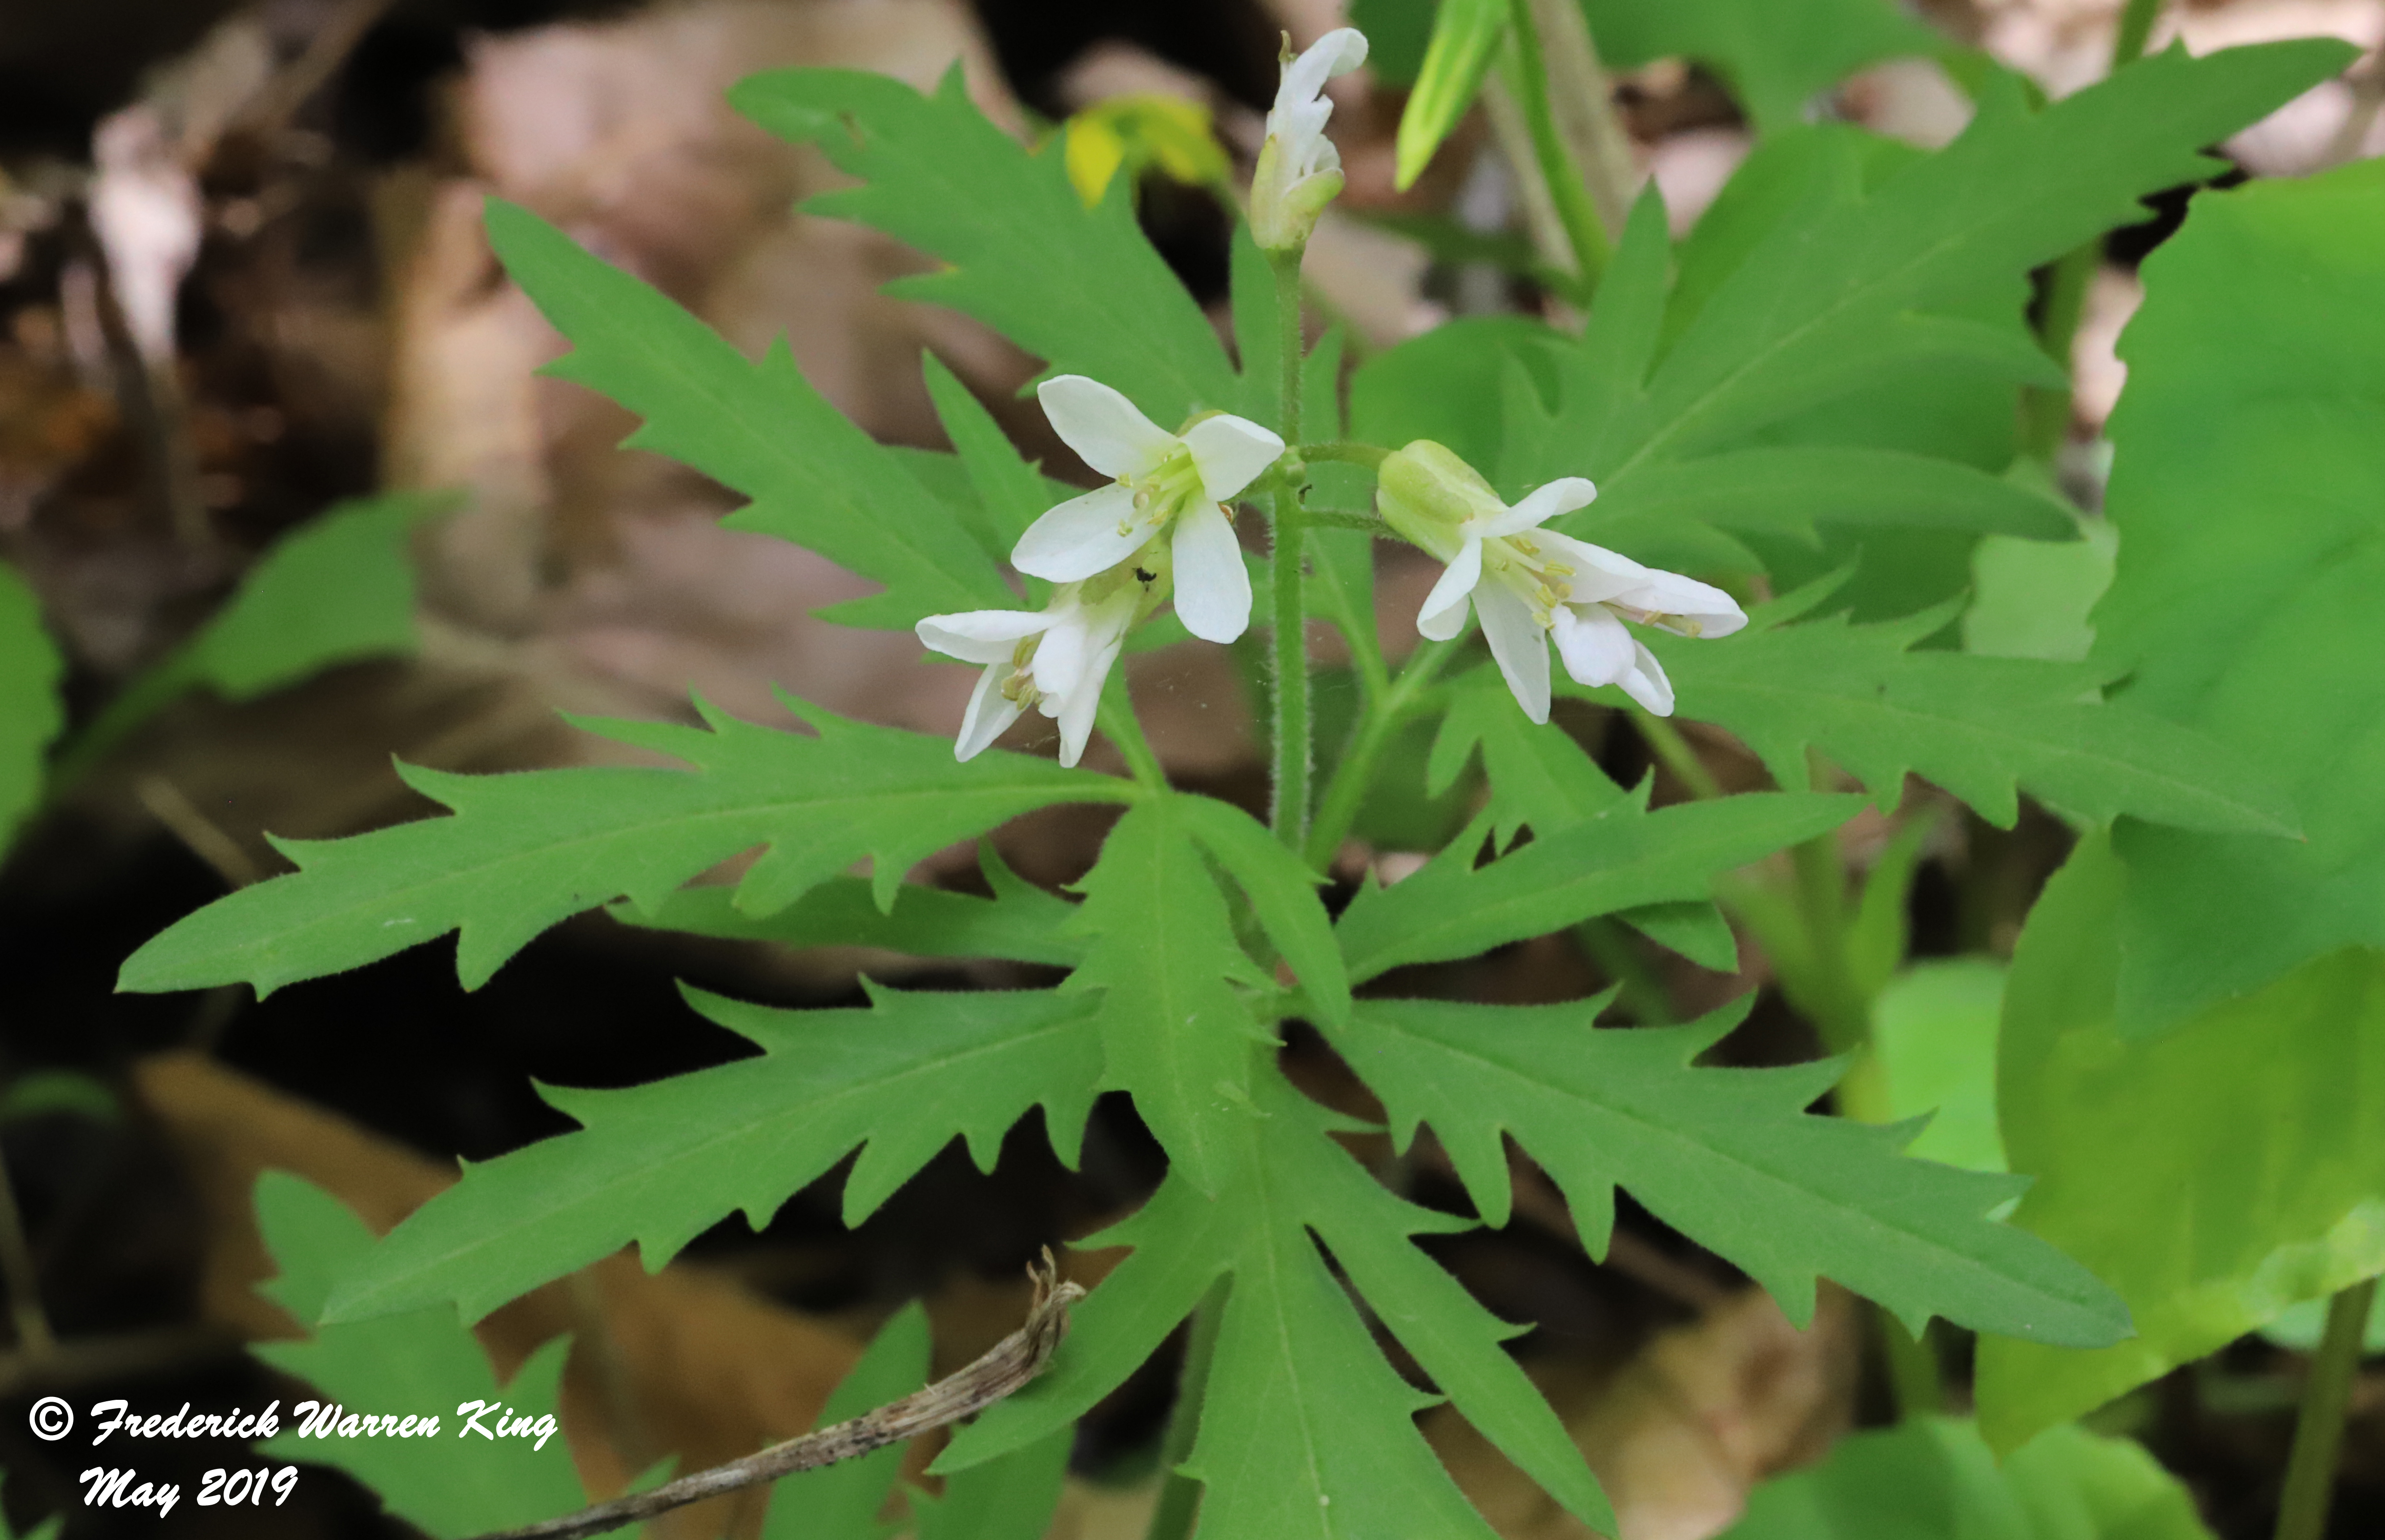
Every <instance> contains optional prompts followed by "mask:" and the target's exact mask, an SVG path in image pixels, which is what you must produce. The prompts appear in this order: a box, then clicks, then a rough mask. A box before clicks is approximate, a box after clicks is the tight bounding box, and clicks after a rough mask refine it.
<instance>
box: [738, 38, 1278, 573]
mask: <svg viewBox="0 0 2385 1540" xmlns="http://www.w3.org/2000/svg"><path fill="white" fill-rule="evenodd" d="M730 101H731V102H732V103H734V104H735V105H736V106H737V108H738V110H739V111H741V112H743V113H744V114H745V115H746V116H747V117H749V118H751V119H754V120H755V122H757V123H760V124H761V125H762V126H763V127H764V128H766V129H768V130H770V131H772V132H774V133H777V134H779V135H780V136H781V137H783V138H786V139H790V140H793V141H794V142H796V143H799V144H801V143H812V144H818V146H819V147H820V150H821V152H822V153H823V154H825V155H826V156H827V157H829V159H830V160H831V161H832V162H834V163H835V165H836V167H837V169H839V170H841V171H843V172H845V173H847V174H848V175H851V176H855V177H858V178H860V179H861V181H862V185H860V186H858V187H854V188H849V189H846V190H844V191H842V192H836V193H827V194H821V195H819V196H818V197H815V198H813V199H812V200H811V201H810V202H809V203H808V204H806V205H805V208H806V210H807V211H808V212H811V213H814V214H822V215H829V216H833V217H835V218H840V219H855V220H857V221H859V222H861V223H863V224H866V225H868V226H870V227H871V228H873V229H876V230H881V231H884V232H886V233H887V234H889V235H892V236H893V237H895V238H896V239H897V240H900V241H903V242H905V243H907V244H910V245H913V246H916V247H917V248H918V249H919V250H920V251H923V252H925V253H927V254H928V255H929V256H930V257H937V258H939V259H940V260H942V261H943V262H944V263H945V264H946V267H945V269H944V270H943V271H941V272H936V273H930V274H928V275H926V276H923V277H919V278H912V279H905V280H904V281H902V282H898V283H896V284H895V285H893V292H894V293H897V294H905V295H908V296H910V297H913V298H918V299H925V300H930V301H933V302H934V303H936V304H939V305H947V306H950V307H953V308H954V309H956V310H961V311H964V312H966V313H967V314H969V315H972V316H975V317H976V318H978V319H980V320H982V321H984V322H985V323H986V324H987V325H989V326H992V327H993V329H994V330H995V331H997V332H1001V333H1002V334H1003V335H1005V336H1006V337H1008V338H1009V339H1010V340H1011V341H1013V342H1015V343H1017V344H1018V345H1019V346H1021V347H1023V348H1025V349H1026V350H1027V351H1028V352H1030V353H1031V354H1034V355H1035V356H1036V357H1040V358H1042V359H1043V360H1044V361H1045V362H1046V363H1048V364H1050V365H1051V367H1052V368H1053V369H1054V370H1055V371H1058V372H1071V373H1080V374H1089V375H1091V376H1093V378H1094V379H1096V380H1099V381H1101V382H1103V383H1105V384H1107V385H1109V386H1111V387H1113V388H1114V389H1117V390H1120V391H1123V392H1125V393H1126V394H1127V395H1129V396H1130V397H1131V398H1132V399H1133V400H1134V402H1135V404H1136V405H1138V406H1140V407H1142V408H1143V410H1144V411H1145V412H1148V413H1149V414H1151V416H1152V418H1153V419H1154V420H1155V421H1157V422H1158V423H1159V424H1160V425H1161V426H1162V427H1165V428H1174V427H1175V426H1177V424H1178V423H1179V422H1180V421H1181V420H1182V419H1184V418H1185V417H1186V416H1188V415H1190V414H1191V413H1192V412H1193V411H1196V410H1199V409H1202V408H1205V407H1206V408H1211V409H1231V408H1233V407H1235V406H1237V405H1238V403H1239V401H1240V397H1241V393H1242V386H1241V382H1239V381H1238V380H1237V378H1236V376H1235V373H1234V369H1233V366H1232V365H1231V364H1230V362H1229V361H1228V359H1227V357H1226V354H1225V350H1224V349H1223V348H1222V347H1220V346H1219V345H1218V343H1217V333H1216V332H1214V331H1213V330H1211V328H1210V326H1209V322H1208V320H1207V319H1205V317H1204V316H1203V315H1202V314H1201V308H1200V307H1199V306H1197V305H1195V304H1194V303H1193V296H1192V295H1191V294H1187V293H1186V292H1185V290H1184V286H1183V285H1182V284H1180V283H1179V282H1177V281H1176V277H1175V275H1174V274H1173V273H1172V272H1170V271H1169V270H1168V265H1167V264H1166V263H1165V262H1163V261H1162V260H1161V259H1160V257H1159V254H1158V253H1157V252H1155V251H1154V250H1153V249H1152V246H1151V243H1149V242H1148V241H1146V240H1144V239H1143V234H1142V232H1141V231H1140V230H1138V229H1137V228H1136V226H1135V222H1134V213H1133V209H1132V207H1130V198H1129V195H1128V194H1127V192H1126V191H1125V189H1124V188H1123V187H1122V186H1113V187H1112V189H1111V194H1110V196H1109V197H1107V198H1105V200H1103V202H1102V204H1101V205H1100V207H1095V208H1091V209H1089V208H1087V207H1085V206H1084V203H1083V201H1082V200H1081V199H1080V198H1079V197H1078V195H1077V192H1076V190H1075V189H1074V188H1073V187H1071V186H1070V185H1069V183H1068V173H1067V170H1066V169H1065V168H1064V167H1063V166H1062V164H1061V156H1060V154H1059V152H1058V151H1057V150H1056V149H1054V150H1051V151H1049V152H1047V153H1045V154H1043V155H1031V154H1030V153H1029V152H1028V151H1027V150H1026V149H1025V148H1023V147H1022V146H1021V145H1019V144H1018V142H1017V141H1015V140H1013V139H1011V138H1010V137H1009V136H1008V135H1007V134H1005V133H1004V132H1003V131H1001V130H1000V129H998V128H996V127H995V126H994V125H993V123H991V122H989V121H987V119H986V118H985V115H984V114H983V113H981V112H980V111H979V110H978V109H977V107H976V106H975V105H974V104H972V103H971V102H970V100H969V98H968V89H967V87H966V85H965V83H964V82H963V81H962V79H961V72H960V69H959V68H958V67H957V66H956V67H955V69H953V70H952V72H951V73H949V74H947V75H946V76H945V77H944V81H943V84H942V85H941V86H939V87H938V88H937V90H936V91H935V93H934V94H931V95H923V94H920V93H919V92H918V91H915V90H913V89H912V88H911V87H909V86H907V85H905V84H904V83H902V82H901V81H896V80H893V79H891V78H889V77H887V76H884V75H874V74H865V73H861V72H859V71H855V70H845V69H789V70H780V71H775V72H772V73H768V74H762V75H755V76H753V77H751V78H749V79H747V80H745V81H741V82H740V83H739V84H738V86H737V87H736V89H735V90H733V91H732V92H730ZM948 607H949V606H948Z"/></svg>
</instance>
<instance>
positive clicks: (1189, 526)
mask: <svg viewBox="0 0 2385 1540" xmlns="http://www.w3.org/2000/svg"><path fill="white" fill-rule="evenodd" d="M1174 554H1175V557H1176V618H1177V619H1178V620H1181V621H1183V622H1184V629H1185V630H1186V631H1189V632H1192V633H1193V635H1195V636H1197V637H1199V638H1201V640H1203V641H1204V642H1230V641H1232V640H1234V639H1235V638H1236V637H1238V636H1240V635H1242V632H1245V631H1247V630H1249V629H1250V624H1251V573H1250V569H1249V568H1247V567H1245V566H1243V565H1242V543H1241V542H1240V541H1238V540H1236V539H1235V538H1234V527H1233V525H1232V524H1230V523H1229V522H1228V521H1227V520H1226V515H1225V511H1224V510H1223V509H1222V508H1219V507H1217V505H1216V504H1215V503H1195V504H1193V506H1192V507H1188V508H1186V509H1185V510H1184V511H1183V512H1182V513H1180V514H1178V515H1177V516H1176V538H1175V541H1174Z"/></svg>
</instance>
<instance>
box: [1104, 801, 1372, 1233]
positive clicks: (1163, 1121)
mask: <svg viewBox="0 0 2385 1540" xmlns="http://www.w3.org/2000/svg"><path fill="white" fill-rule="evenodd" d="M1194 800H1195V799H1193V798H1190V797H1181V796H1172V795H1171V796H1164V797H1159V798H1155V799H1154V800H1151V801H1148V802H1143V803H1141V804H1138V805H1137V806H1136V807H1134V808H1130V810H1129V811H1128V813H1127V815H1126V817H1124V818H1122V819H1120V820H1118V823H1117V825H1116V826H1115V827H1114V828H1112V829H1111V830H1110V833H1109V837H1108V838H1107V839H1106V840H1105V841H1103V842H1102V853H1101V858H1100V859H1098V860H1097V861H1095V862H1094V863H1093V870H1091V871H1089V872H1087V873H1086V874H1085V877H1084V880H1083V881H1082V882H1081V883H1079V884H1078V886H1079V888H1080V890H1081V891H1082V892H1083V894H1084V895H1085V901H1084V903H1083V904H1081V905H1080V906H1079V907H1078V909H1077V914H1076V917H1075V918H1074V920H1071V921H1070V926H1069V929H1070V932H1071V933H1073V934H1076V935H1080V936H1083V937H1085V938H1086V948H1085V960H1084V961H1083V963H1082V964H1080V966H1079V967H1078V970H1077V971H1076V972H1074V973H1072V974H1070V975H1069V976H1068V981H1067V982H1066V983H1063V984H1061V986H1060V988H1061V990H1062V991H1063V993H1067V994H1073V993H1075V992H1077V991H1080V990H1088V989H1098V990H1100V991H1101V992H1102V993H1101V997H1100V1000H1099V1003H1098V1006H1097V1008H1096V1010H1095V1016H1094V1020H1095V1021H1096V1023H1097V1024H1098V1025H1099V1027H1100V1029H1101V1034H1102V1049H1103V1055H1104V1058H1105V1063H1106V1065H1107V1068H1106V1069H1105V1070H1104V1072H1103V1078H1102V1088H1103V1089H1104V1090H1119V1091H1125V1092H1127V1093H1128V1094H1130V1096H1133V1098H1134V1107H1135V1110H1136V1111H1137V1112H1139V1113H1141V1114H1142V1115H1143V1121H1144V1122H1145V1123H1147V1124H1149V1125H1150V1127H1151V1132H1152V1133H1153V1135H1154V1136H1155V1137H1156V1138H1157V1139H1158V1140H1159V1143H1160V1145H1161V1146H1163V1147H1164V1148H1165V1149H1166V1150H1167V1151H1168V1168H1169V1170H1171V1171H1176V1172H1178V1173H1180V1175H1182V1176H1183V1177H1184V1179H1185V1180H1187V1181H1189V1182H1190V1183H1193V1186H1194V1187H1196V1188H1198V1189H1200V1190H1201V1191H1203V1192H1207V1193H1215V1192H1217V1190H1218V1183H1221V1182H1222V1181H1224V1180H1225V1174H1226V1170H1227V1162H1228V1160H1229V1158H1230V1149H1231V1147H1232V1146H1233V1144H1234V1141H1235V1137H1236V1134H1235V1125H1236V1124H1238V1123H1241V1122H1242V1121H1246V1120H1248V1119H1249V1118H1250V1117H1251V1116H1252V1108H1251V1091H1250V1077H1251V1067H1252V1064H1253V1062H1254V1060H1255V1058H1256V1056H1257V1050H1258V1048H1259V1047H1260V1045H1270V1044H1272V1043H1273V1042H1274V1037H1273V1036H1272V1034H1271V1033H1268V1032H1267V1031H1266V1030H1265V1029H1264V1028H1262V1027H1261V1026H1260V1025H1259V1024H1258V1022H1257V1021H1256V1020H1255V1019H1254V1018H1253V1017H1252V1015H1251V1008H1250V1007H1249V1006H1248V1005H1247V1004H1246V1003H1245V1002H1244V1000H1243V997H1242V994H1241V993H1240V991H1238V990H1237V988H1236V987H1235V986H1236V985H1237V984H1241V985H1244V986H1251V987H1256V986H1263V985H1264V984H1265V983H1267V980H1266V977H1265V976H1264V975H1263V974H1261V973H1260V972H1259V971H1258V970H1257V968H1256V967H1255V965H1254V964H1253V963H1252V962H1251V959H1250V958H1249V957H1248V955H1247V954H1245V953H1244V952H1243V951H1242V945H1241V944H1240V943H1239V942H1237V941H1236V940H1235V939H1234V931H1233V924H1232V920H1231V919H1230V915H1229V914H1228V912H1227V908H1226V895H1224V894H1223V893H1221V892H1219V891H1218V889H1217V882H1216V880H1215V879H1214V878H1213V877H1212V876H1211V875H1210V872H1209V868H1208V864H1207V863H1206V862H1205V860H1204V859H1203V858H1202V854H1201V849H1200V846H1199V845H1195V844H1194V843H1193V830H1194V827H1195V825H1194V822H1193V820H1194V817H1195V815H1194V814H1193V812H1192V811H1191V810H1190V808H1191V804H1192V803H1193V801H1194ZM1203 832H1204V833H1207V830H1206V829H1204V831H1203ZM1314 901H1315V899H1314V896H1313V895H1312V897H1311V902H1314ZM1345 987H1346V986H1345Z"/></svg>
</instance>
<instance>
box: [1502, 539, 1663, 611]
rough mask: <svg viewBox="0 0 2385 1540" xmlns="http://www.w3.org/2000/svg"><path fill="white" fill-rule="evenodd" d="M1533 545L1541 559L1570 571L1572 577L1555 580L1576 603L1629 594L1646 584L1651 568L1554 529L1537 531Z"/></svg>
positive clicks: (1618, 553) (1602, 546)
mask: <svg viewBox="0 0 2385 1540" xmlns="http://www.w3.org/2000/svg"><path fill="white" fill-rule="evenodd" d="M1531 538H1532V544H1533V545H1535V546H1536V547H1538V548H1539V550H1540V553H1541V555H1542V557H1546V558H1547V559H1549V560H1551V561H1554V562H1556V563H1557V564H1559V565H1560V566H1565V567H1570V568H1572V569H1573V575H1572V576H1571V577H1566V578H1558V579H1555V581H1556V582H1562V583H1564V584H1565V585H1566V587H1567V588H1568V589H1570V590H1572V593H1571V595H1569V597H1570V600H1571V602H1573V603H1575V604H1587V603H1590V602H1592V601H1605V600H1607V599H1611V598H1613V597H1615V596H1616V595H1618V594H1628V593H1630V591H1631V590H1632V589H1634V588H1637V587H1639V586H1640V585H1641V584H1642V583H1643V582H1647V581H1648V579H1649V577H1650V576H1651V575H1652V574H1653V572H1654V569H1653V568H1647V567H1642V566H1641V565H1640V564H1639V563H1638V562H1636V561H1634V560H1632V559H1631V558H1630V557H1627V556H1624V555H1623V554H1621V553H1620V552H1617V551H1610V550H1608V549H1607V548H1606V547H1605V546H1604V545H1592V544H1591V543H1590V542H1589V541H1587V540H1576V539H1575V538H1574V537H1573V536H1571V535H1569V534H1559V533H1557V532H1555V530H1536V531H1534V532H1533V533H1532V537H1531Z"/></svg>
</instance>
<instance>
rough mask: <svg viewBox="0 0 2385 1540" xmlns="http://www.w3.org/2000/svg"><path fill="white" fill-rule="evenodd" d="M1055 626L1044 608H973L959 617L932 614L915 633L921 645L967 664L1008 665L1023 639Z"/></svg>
mask: <svg viewBox="0 0 2385 1540" xmlns="http://www.w3.org/2000/svg"><path fill="white" fill-rule="evenodd" d="M1051 624H1052V616H1051V613H1050V612H1049V611H1047V610H1040V609H971V610H966V611H963V612H962V613H960V614H958V615H930V616H929V617H928V618H927V619H926V620H922V621H920V622H919V623H918V625H916V626H914V627H912V628H911V629H912V631H913V632H915V633H916V634H917V635H918V638H919V645H921V646H923V647H926V648H928V649H929V650H930V651H931V652H940V653H943V655H944V656H945V657H957V658H959V659H960V660H961V661H963V662H964V663H994V662H1008V661H1009V660H1010V653H1011V649H1012V648H1013V647H1014V646H1015V645H1018V639H1019V638H1020V637H1022V636H1032V635H1034V634H1035V633H1036V632H1040V631H1043V630H1047V629H1048V628H1049V627H1050V626H1051Z"/></svg>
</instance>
